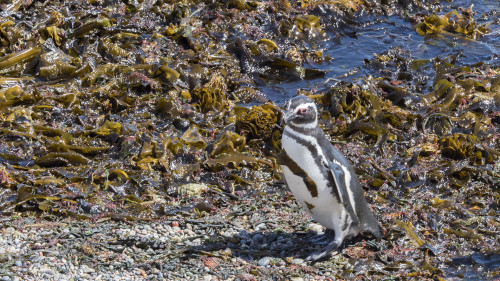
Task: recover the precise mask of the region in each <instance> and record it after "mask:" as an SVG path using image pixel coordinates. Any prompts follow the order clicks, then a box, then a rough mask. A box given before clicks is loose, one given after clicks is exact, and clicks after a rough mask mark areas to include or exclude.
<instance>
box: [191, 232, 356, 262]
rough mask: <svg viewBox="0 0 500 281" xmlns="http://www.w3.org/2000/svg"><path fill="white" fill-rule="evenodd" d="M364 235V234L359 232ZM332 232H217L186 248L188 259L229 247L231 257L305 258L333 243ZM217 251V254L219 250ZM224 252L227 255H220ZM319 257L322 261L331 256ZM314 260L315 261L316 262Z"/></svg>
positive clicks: (222, 250) (350, 243)
mask: <svg viewBox="0 0 500 281" xmlns="http://www.w3.org/2000/svg"><path fill="white" fill-rule="evenodd" d="M360 236H361V235H360ZM330 237H331V233H324V234H323V233H321V234H318V233H317V232H314V231H309V232H298V231H297V232H283V231H262V230H259V231H254V232H247V231H245V230H242V231H240V232H239V233H236V234H234V235H232V236H223V235H215V236H213V237H211V238H210V239H206V240H205V241H204V242H203V243H202V244H201V245H198V246H191V247H189V248H187V249H186V250H185V251H184V254H185V256H184V257H185V258H190V257H194V256H199V255H200V254H201V255H205V254H206V253H207V252H211V255H213V256H217V255H227V254H228V253H227V252H226V251H227V250H228V249H229V250H230V251H231V252H230V256H231V257H240V258H242V259H245V260H247V261H255V260H259V259H260V258H263V257H271V258H282V259H290V258H292V259H295V258H299V259H303V260H305V259H306V258H307V257H308V256H309V255H310V254H312V253H314V252H316V251H318V250H321V249H322V248H323V247H326V246H327V244H328V243H329V242H330ZM362 239H363V238H362V237H356V238H353V239H350V240H348V241H347V242H345V243H343V244H342V245H341V246H340V247H339V248H338V250H339V251H342V249H343V248H344V247H345V246H347V245H352V244H354V243H357V242H359V241H361V240H362ZM216 252H218V253H216ZM222 252H225V253H224V254H221V253H222ZM328 258H329V256H327V257H325V258H324V259H320V260H317V261H315V262H319V261H322V260H325V259H328ZM315 262H312V263H313V264H314V263H315Z"/></svg>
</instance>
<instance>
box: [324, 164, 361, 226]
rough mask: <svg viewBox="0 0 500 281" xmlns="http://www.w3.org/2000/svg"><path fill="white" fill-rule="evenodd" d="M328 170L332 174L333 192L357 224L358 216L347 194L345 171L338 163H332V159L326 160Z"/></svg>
mask: <svg viewBox="0 0 500 281" xmlns="http://www.w3.org/2000/svg"><path fill="white" fill-rule="evenodd" d="M327 162H328V167H329V170H330V172H331V174H332V176H333V179H334V181H335V187H334V192H335V194H336V195H337V198H338V199H339V201H340V203H342V204H343V205H344V207H345V208H346V210H347V212H348V213H349V215H350V217H351V219H352V221H353V223H354V224H355V225H359V218H358V215H357V214H356V211H354V208H353V206H352V204H351V200H349V195H348V194H347V192H348V191H347V185H346V182H345V173H344V170H343V169H342V167H341V166H340V165H339V164H336V163H333V162H332V161H327Z"/></svg>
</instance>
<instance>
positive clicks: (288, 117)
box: [281, 110, 295, 125]
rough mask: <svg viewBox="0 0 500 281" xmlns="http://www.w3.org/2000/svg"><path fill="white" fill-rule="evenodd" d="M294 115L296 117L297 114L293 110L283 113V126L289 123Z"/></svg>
mask: <svg viewBox="0 0 500 281" xmlns="http://www.w3.org/2000/svg"><path fill="white" fill-rule="evenodd" d="M294 115H295V113H294V112H293V110H289V111H285V112H283V115H282V116H283V117H282V118H281V124H285V125H286V122H287V121H288V119H290V118H291V117H292V116H294Z"/></svg>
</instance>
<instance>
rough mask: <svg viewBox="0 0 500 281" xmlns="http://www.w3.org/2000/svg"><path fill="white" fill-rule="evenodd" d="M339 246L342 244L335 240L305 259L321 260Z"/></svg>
mask: <svg viewBox="0 0 500 281" xmlns="http://www.w3.org/2000/svg"><path fill="white" fill-rule="evenodd" d="M325 234H326V233H325ZM339 246H340V244H339V243H338V242H337V241H336V240H333V241H331V242H330V243H329V244H328V245H327V246H326V247H325V248H324V249H322V250H319V251H316V252H314V253H312V254H310V255H309V256H308V257H307V258H306V259H305V260H306V261H313V262H316V261H319V260H321V259H323V258H326V257H329V256H330V254H331V253H332V252H333V251H335V250H337V248H338V247H339Z"/></svg>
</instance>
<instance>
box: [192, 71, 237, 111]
mask: <svg viewBox="0 0 500 281" xmlns="http://www.w3.org/2000/svg"><path fill="white" fill-rule="evenodd" d="M226 88H227V86H226V84H225V81H224V78H223V77H222V76H220V75H214V76H213V77H212V79H211V80H210V81H209V82H208V83H207V84H205V85H204V87H203V88H202V89H199V88H196V89H195V90H194V91H193V94H192V96H193V99H194V103H193V105H194V107H195V108H197V109H199V110H200V111H201V112H208V111H216V112H217V111H223V109H224V108H226V106H227V105H228V100H227V95H226Z"/></svg>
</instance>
